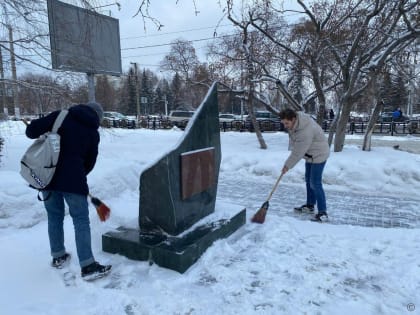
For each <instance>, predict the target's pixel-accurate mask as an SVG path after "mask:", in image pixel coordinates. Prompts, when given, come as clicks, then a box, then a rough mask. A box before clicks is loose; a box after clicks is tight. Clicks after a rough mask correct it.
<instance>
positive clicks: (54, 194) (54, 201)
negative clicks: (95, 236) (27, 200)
mask: <svg viewBox="0 0 420 315" xmlns="http://www.w3.org/2000/svg"><path fill="white" fill-rule="evenodd" d="M48 196H49V197H48ZM43 197H44V199H45V198H47V199H46V200H44V205H45V209H46V210H47V214H48V237H49V239H50V248H51V256H52V257H53V258H57V257H60V256H62V255H64V254H65V252H66V248H65V247H64V228H63V222H64V200H65V201H66V203H67V204H68V206H69V212H70V216H71V217H72V219H73V225H74V234H75V238H76V247H77V256H78V257H79V264H80V267H85V266H87V265H89V264H91V263H93V262H95V259H94V257H93V254H92V248H91V238H90V222H89V208H88V202H87V196H85V195H80V194H72V193H67V192H61V191H54V190H49V191H43Z"/></svg>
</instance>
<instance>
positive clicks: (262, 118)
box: [245, 111, 284, 131]
mask: <svg viewBox="0 0 420 315" xmlns="http://www.w3.org/2000/svg"><path fill="white" fill-rule="evenodd" d="M255 118H256V119H257V121H258V123H259V125H260V129H261V131H274V130H279V131H283V130H284V125H283V123H282V122H281V121H280V117H279V116H278V115H276V114H273V113H272V112H269V111H256V112H255ZM245 122H246V125H247V126H249V127H250V129H251V130H252V129H253V126H252V121H251V116H250V115H248V117H246V119H245Z"/></svg>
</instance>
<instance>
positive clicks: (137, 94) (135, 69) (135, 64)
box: [130, 62, 140, 121]
mask: <svg viewBox="0 0 420 315" xmlns="http://www.w3.org/2000/svg"><path fill="white" fill-rule="evenodd" d="M130 63H131V64H132V65H134V71H135V76H136V105H137V121H140V95H139V76H138V73H137V62H130Z"/></svg>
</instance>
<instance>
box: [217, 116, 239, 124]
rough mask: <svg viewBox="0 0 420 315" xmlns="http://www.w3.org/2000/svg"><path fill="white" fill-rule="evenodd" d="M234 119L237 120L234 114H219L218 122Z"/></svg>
mask: <svg viewBox="0 0 420 315" xmlns="http://www.w3.org/2000/svg"><path fill="white" fill-rule="evenodd" d="M234 120H238V118H237V117H236V115H234V114H219V122H221V123H223V122H227V123H229V122H232V121H234Z"/></svg>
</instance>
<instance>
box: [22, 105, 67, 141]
mask: <svg viewBox="0 0 420 315" xmlns="http://www.w3.org/2000/svg"><path fill="white" fill-rule="evenodd" d="M59 113H60V111H59V110H58V111H55V112H52V113H51V114H49V115H47V116H45V117H42V118H39V119H35V120H32V121H31V123H30V124H29V125H28V127H26V136H27V137H28V138H30V139H36V138H38V137H39V136H40V135H42V134H44V133H46V132H47V131H51V130H52V127H53V125H54V122H55V119H56V118H57V116H58V114H59Z"/></svg>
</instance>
